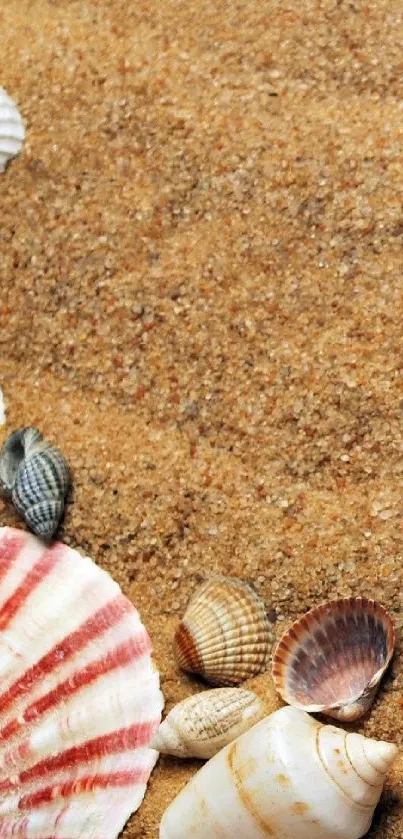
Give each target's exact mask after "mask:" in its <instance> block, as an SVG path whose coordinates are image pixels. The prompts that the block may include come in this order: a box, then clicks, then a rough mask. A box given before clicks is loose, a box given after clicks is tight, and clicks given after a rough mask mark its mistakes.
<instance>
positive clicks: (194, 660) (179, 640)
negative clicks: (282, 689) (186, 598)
mask: <svg viewBox="0 0 403 839" xmlns="http://www.w3.org/2000/svg"><path fill="white" fill-rule="evenodd" d="M271 640H272V638H271V633H270V625H269V622H268V620H267V617H266V610H265V606H264V603H263V601H262V600H261V599H260V597H258V595H257V594H256V593H255V592H254V591H253V589H252V588H251V587H250V586H249V585H247V584H246V583H244V582H242V581H241V580H237V579H232V578H230V577H222V578H220V577H219V578H215V579H212V580H208V581H206V582H205V583H203V584H202V585H201V586H200V588H198V589H197V591H196V592H195V594H194V595H193V597H192V598H191V600H190V602H189V604H188V607H187V609H186V612H185V615H184V617H183V619H182V621H181V623H180V624H179V627H178V629H177V631H176V633H175V639H174V653H175V657H176V660H177V662H178V664H179V666H180V667H182V668H183V669H184V670H187V671H189V672H190V673H198V674H199V675H200V676H203V678H204V679H206V681H208V682H210V683H211V684H217V685H237V684H240V682H243V681H245V680H246V679H248V678H250V677H251V676H255V675H256V674H257V673H260V671H261V670H263V669H264V668H265V666H266V662H267V657H268V654H269V650H270V642H271Z"/></svg>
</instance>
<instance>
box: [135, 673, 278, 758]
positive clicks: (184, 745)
mask: <svg viewBox="0 0 403 839" xmlns="http://www.w3.org/2000/svg"><path fill="white" fill-rule="evenodd" d="M264 713H265V710H264V704H263V702H262V700H261V699H259V697H258V696H256V694H255V693H253V691H251V690H244V689H243V688H215V689H214V690H206V691H203V693H197V694H195V695H194V696H188V697H187V699H184V700H183V701H182V702H179V703H178V705H175V707H174V708H172V711H170V712H169V714H168V716H167V717H166V718H165V720H164V722H162V723H161V725H160V727H159V729H158V731H157V733H156V735H155V737H154V738H153V740H152V743H151V748H153V749H157V751H159V752H162V753H163V754H169V755H175V756H176V757H198V758H210V757H213V755H215V754H217V752H219V751H220V749H222V748H223V746H226V745H227V744H228V743H231V742H232V740H235V739H236V737H239V735H240V734H243V733H244V732H245V731H247V730H248V728H252V726H253V725H254V724H255V723H256V722H257V721H258V720H260V719H262V717H263V716H264Z"/></svg>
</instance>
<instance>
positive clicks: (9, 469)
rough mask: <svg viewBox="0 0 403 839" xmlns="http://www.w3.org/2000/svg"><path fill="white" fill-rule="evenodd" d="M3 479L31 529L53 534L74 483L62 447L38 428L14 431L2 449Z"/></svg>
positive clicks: (0, 466)
mask: <svg viewBox="0 0 403 839" xmlns="http://www.w3.org/2000/svg"><path fill="white" fill-rule="evenodd" d="M0 482H1V483H2V485H3V488H4V490H5V492H7V493H9V494H10V495H11V500H12V502H13V504H14V506H15V508H16V510H17V511H18V512H19V514H20V515H21V516H22V517H23V518H24V519H25V521H26V523H27V525H28V527H29V528H30V530H32V531H33V532H34V533H36V535H37V536H41V537H42V538H44V539H50V538H52V536H54V534H55V532H56V530H57V528H58V526H59V523H60V520H61V518H62V516H63V512H64V506H65V499H66V495H67V493H68V490H69V486H70V470H69V467H68V465H67V463H66V461H65V459H64V457H63V455H62V454H61V452H60V451H59V449H57V448H56V446H52V445H50V444H49V443H47V442H46V441H45V440H44V439H43V437H42V434H41V433H40V431H38V429H37V428H21V429H20V430H19V431H14V432H13V433H12V434H10V436H9V437H8V438H7V440H6V442H5V443H4V446H3V448H2V450H1V453H0Z"/></svg>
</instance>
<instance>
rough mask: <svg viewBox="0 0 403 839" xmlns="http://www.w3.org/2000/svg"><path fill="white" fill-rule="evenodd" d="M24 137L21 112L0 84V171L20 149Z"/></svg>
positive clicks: (2, 170)
mask: <svg viewBox="0 0 403 839" xmlns="http://www.w3.org/2000/svg"><path fill="white" fill-rule="evenodd" d="M24 139H25V128H24V123H23V120H22V117H21V114H20V112H19V110H18V108H17V106H16V104H15V103H14V102H13V100H12V99H11V98H10V96H8V94H7V93H6V91H5V90H4V88H3V87H1V85H0V172H4V170H5V168H6V166H7V163H8V162H9V160H11V159H12V158H13V157H15V156H16V155H17V154H18V152H19V151H21V148H22V144H23V142H24Z"/></svg>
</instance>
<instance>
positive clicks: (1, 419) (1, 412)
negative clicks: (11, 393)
mask: <svg viewBox="0 0 403 839" xmlns="http://www.w3.org/2000/svg"><path fill="white" fill-rule="evenodd" d="M5 422H6V409H5V405H4V395H3V391H2V389H1V387H0V425H5Z"/></svg>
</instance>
